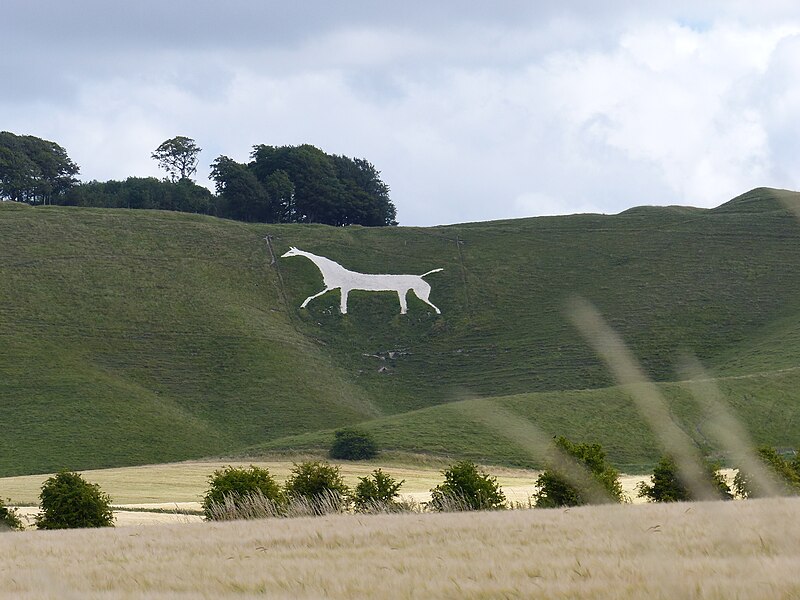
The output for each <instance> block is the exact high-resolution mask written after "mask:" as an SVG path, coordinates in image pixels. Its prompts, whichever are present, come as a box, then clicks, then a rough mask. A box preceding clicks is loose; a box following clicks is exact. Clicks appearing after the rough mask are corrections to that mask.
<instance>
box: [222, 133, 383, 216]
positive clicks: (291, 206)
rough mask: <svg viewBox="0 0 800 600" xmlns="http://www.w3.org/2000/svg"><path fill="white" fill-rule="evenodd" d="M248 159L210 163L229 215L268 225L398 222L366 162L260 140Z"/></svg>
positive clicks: (375, 170)
mask: <svg viewBox="0 0 800 600" xmlns="http://www.w3.org/2000/svg"><path fill="white" fill-rule="evenodd" d="M251 158H252V160H251V162H250V163H248V164H246V165H243V164H239V163H236V162H234V161H233V160H231V159H230V158H228V157H226V156H220V157H219V158H218V159H217V160H215V161H214V164H213V165H212V172H211V177H212V179H214V181H215V183H216V186H217V193H218V194H219V195H220V197H222V198H224V199H225V202H226V208H227V210H229V211H230V216H231V217H232V218H238V219H242V220H248V221H265V222H271V223H325V224H327V225H366V226H376V225H396V224H397V221H396V220H395V218H396V210H395V207H394V205H393V204H392V201H391V200H390V199H389V187H388V186H387V185H386V184H385V183H384V182H383V181H381V179H380V172H379V171H378V170H377V169H376V168H375V167H374V166H373V165H372V164H371V163H369V162H368V161H367V160H364V159H351V158H348V157H346V156H335V155H329V154H326V153H325V152H323V151H322V150H320V149H319V148H316V147H315V146H312V145H310V144H304V145H302V146H280V147H276V146H267V145H263V144H262V145H258V146H255V147H254V148H253V152H252V154H251ZM256 183H258V184H259V185H256ZM250 204H255V206H250ZM243 206H244V207H245V208H242V207H243Z"/></svg>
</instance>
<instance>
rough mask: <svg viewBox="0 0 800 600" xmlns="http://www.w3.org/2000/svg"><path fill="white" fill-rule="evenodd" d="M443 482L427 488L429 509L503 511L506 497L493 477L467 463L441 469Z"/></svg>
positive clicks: (466, 461) (463, 462)
mask: <svg viewBox="0 0 800 600" xmlns="http://www.w3.org/2000/svg"><path fill="white" fill-rule="evenodd" d="M442 473H443V474H444V482H443V483H441V484H440V485H437V486H436V487H435V488H433V489H431V502H430V504H429V506H430V508H432V509H433V510H438V511H445V510H490V509H500V508H505V504H506V497H505V495H504V494H503V492H502V491H501V490H500V486H499V484H498V483H497V478H496V477H492V476H490V475H489V474H488V473H484V472H483V471H478V467H477V466H476V465H475V463H472V462H470V461H468V460H465V461H462V462H458V463H456V464H454V465H451V466H450V468H449V469H445V470H444V471H443V472H442Z"/></svg>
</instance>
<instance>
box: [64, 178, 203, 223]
mask: <svg viewBox="0 0 800 600" xmlns="http://www.w3.org/2000/svg"><path fill="white" fill-rule="evenodd" d="M59 204H65V205H69V206H94V207H103V208H145V209H157V210H175V211H180V212H191V213H201V214H216V202H215V198H214V195H213V194H212V193H211V191H210V190H209V189H207V188H204V187H203V186H200V185H197V184H196V183H194V182H193V181H190V180H189V179H181V180H180V181H178V182H176V183H171V182H169V181H163V180H160V179H156V178H155V177H128V178H127V179H126V180H125V181H114V180H111V181H90V182H87V183H80V184H78V185H76V186H75V187H73V188H72V189H71V190H70V191H69V192H68V193H67V194H66V195H65V196H64V198H62V199H61V201H60V202H59Z"/></svg>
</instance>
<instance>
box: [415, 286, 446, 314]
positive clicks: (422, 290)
mask: <svg viewBox="0 0 800 600" xmlns="http://www.w3.org/2000/svg"><path fill="white" fill-rule="evenodd" d="M422 283H424V284H425V285H424V286H417V287H413V288H411V289H412V290H414V295H415V296H416V297H417V298H419V299H420V300H422V301H423V302H424V303H425V304H427V305H429V306H431V307H433V310H435V311H436V314H437V315H440V314H442V311H440V310H439V307H437V306H436V305H435V304H434V303H433V302H431V301H430V300H429V299H428V296H429V295H430V293H431V286H429V285H428V284H427V282H425V281H423V282H422Z"/></svg>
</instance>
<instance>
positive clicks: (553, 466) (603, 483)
mask: <svg viewBox="0 0 800 600" xmlns="http://www.w3.org/2000/svg"><path fill="white" fill-rule="evenodd" d="M555 446H556V449H557V450H558V452H556V453H555V454H554V456H553V457H552V458H551V459H550V461H549V462H550V466H549V467H548V468H547V469H546V470H545V471H543V472H542V474H541V475H539V478H538V479H537V480H536V486H537V487H538V491H537V492H536V494H535V495H534V496H535V500H536V506H537V507H538V508H558V507H562V506H580V505H582V504H591V503H592V502H593V501H594V500H593V499H594V497H595V493H594V489H592V488H591V487H590V486H591V485H592V483H593V484H594V486H593V488H595V489H598V490H603V491H604V492H605V494H606V496H607V499H608V500H610V501H613V502H621V501H622V500H623V492H622V485H621V484H620V483H619V473H618V472H617V470H616V469H615V468H614V467H612V466H611V465H610V464H609V463H608V462H607V461H606V453H605V451H604V450H603V448H602V446H600V444H576V443H574V442H571V441H570V440H568V439H567V438H565V437H564V436H559V437H558V438H556V439H555ZM564 457H571V458H572V459H574V460H575V461H576V462H577V463H578V464H580V465H582V466H583V467H584V468H585V469H586V471H587V473H588V475H589V477H591V480H590V481H587V482H586V483H585V484H581V485H579V484H576V482H574V481H571V480H570V478H569V477H568V475H567V473H568V471H567V465H565V464H564V463H563V460H564Z"/></svg>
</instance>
